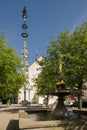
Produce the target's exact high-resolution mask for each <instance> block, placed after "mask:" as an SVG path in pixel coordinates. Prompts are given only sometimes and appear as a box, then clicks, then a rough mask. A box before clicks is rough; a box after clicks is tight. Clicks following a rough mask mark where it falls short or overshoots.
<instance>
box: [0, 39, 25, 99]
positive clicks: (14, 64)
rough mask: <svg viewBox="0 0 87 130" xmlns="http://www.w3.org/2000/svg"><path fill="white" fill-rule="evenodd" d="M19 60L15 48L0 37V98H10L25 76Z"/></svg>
mask: <svg viewBox="0 0 87 130" xmlns="http://www.w3.org/2000/svg"><path fill="white" fill-rule="evenodd" d="M21 68H22V66H21V60H20V58H19V57H18V55H17V53H16V52H15V50H14V49H13V48H12V47H11V46H9V45H7V44H6V41H5V40H4V39H2V38H1V37H0V98H1V99H7V100H8V99H10V98H11V97H12V96H13V94H15V93H17V92H18V90H19V88H20V87H21V85H23V83H24V81H25V78H24V76H23V75H22V73H21Z"/></svg>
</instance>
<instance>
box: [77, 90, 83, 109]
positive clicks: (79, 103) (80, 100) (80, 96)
mask: <svg viewBox="0 0 87 130" xmlns="http://www.w3.org/2000/svg"><path fill="white" fill-rule="evenodd" d="M78 109H82V92H81V89H78Z"/></svg>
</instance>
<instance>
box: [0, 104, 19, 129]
mask: <svg viewBox="0 0 87 130" xmlns="http://www.w3.org/2000/svg"><path fill="white" fill-rule="evenodd" d="M18 112H19V109H16V108H15V107H13V106H10V107H9V108H6V107H1V106H0V130H19V128H18V126H19V114H18Z"/></svg>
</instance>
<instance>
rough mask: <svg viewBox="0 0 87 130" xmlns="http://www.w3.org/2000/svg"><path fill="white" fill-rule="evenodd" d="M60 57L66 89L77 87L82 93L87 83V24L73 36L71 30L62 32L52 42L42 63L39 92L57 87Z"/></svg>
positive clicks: (78, 28) (80, 27) (38, 79)
mask: <svg viewBox="0 0 87 130" xmlns="http://www.w3.org/2000/svg"><path fill="white" fill-rule="evenodd" d="M60 57H62V66H63V71H62V75H64V76H66V79H67V80H65V83H66V87H70V88H73V87H76V88H78V89H79V90H80V91H81V90H82V89H83V86H84V83H85V82H86V81H87V22H86V23H84V24H82V25H81V26H79V27H77V28H76V30H75V31H74V32H73V33H72V34H70V32H69V30H66V31H65V32H61V33H60V34H58V35H57V36H56V37H55V39H53V40H52V41H51V42H50V44H49V45H48V47H47V54H46V56H45V58H44V60H43V61H42V63H40V65H41V66H42V71H41V73H40V74H39V76H38V78H37V85H38V88H39V91H44V90H46V89H48V88H49V87H51V88H53V87H55V85H56V80H57V77H58V76H59V75H60V72H59V64H60ZM80 95H81V94H80Z"/></svg>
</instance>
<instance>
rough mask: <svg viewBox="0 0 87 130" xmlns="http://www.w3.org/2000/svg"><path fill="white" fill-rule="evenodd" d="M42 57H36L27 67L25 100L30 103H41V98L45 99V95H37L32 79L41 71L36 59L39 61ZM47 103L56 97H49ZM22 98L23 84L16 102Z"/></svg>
mask: <svg viewBox="0 0 87 130" xmlns="http://www.w3.org/2000/svg"><path fill="white" fill-rule="evenodd" d="M42 59H43V57H42V56H40V57H39V58H38V60H36V61H35V62H34V63H33V64H32V65H30V66H29V67H28V73H29V75H28V76H29V80H28V84H26V100H27V101H28V102H30V103H37V104H43V100H44V99H45V97H46V96H45V95H44V96H41V95H37V84H36V83H35V81H34V79H35V78H37V77H38V74H39V73H40V72H41V67H40V65H39V64H38V61H41V60H42ZM49 99H50V100H49V104H52V103H54V102H55V100H56V99H57V97H54V98H53V96H52V97H50V98H49ZM23 100H24V86H23V87H22V88H21V89H20V90H19V94H18V103H20V102H21V101H23Z"/></svg>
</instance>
